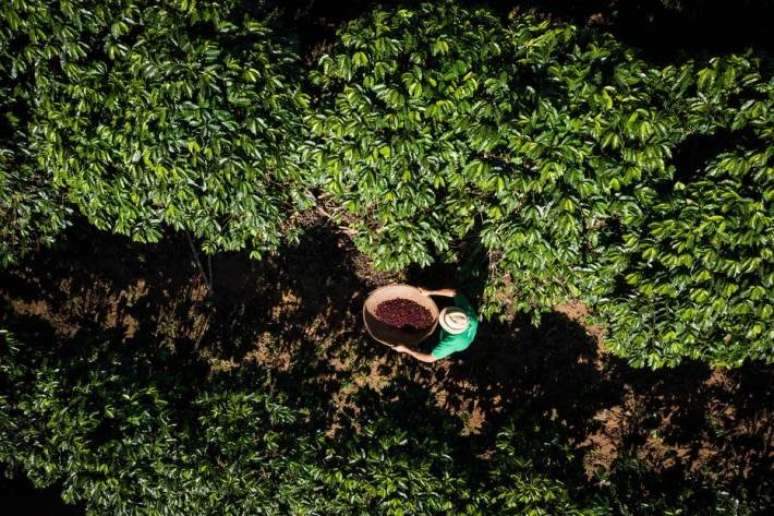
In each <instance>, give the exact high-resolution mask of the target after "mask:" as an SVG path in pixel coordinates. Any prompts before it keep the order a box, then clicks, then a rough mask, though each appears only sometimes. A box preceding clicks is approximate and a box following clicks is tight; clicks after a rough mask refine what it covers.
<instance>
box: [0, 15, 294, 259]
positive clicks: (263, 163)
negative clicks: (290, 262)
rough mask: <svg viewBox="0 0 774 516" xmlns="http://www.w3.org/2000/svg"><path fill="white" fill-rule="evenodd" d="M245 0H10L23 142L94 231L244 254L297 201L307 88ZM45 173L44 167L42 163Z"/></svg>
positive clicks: (287, 217) (266, 238)
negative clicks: (167, 238)
mask: <svg viewBox="0 0 774 516" xmlns="http://www.w3.org/2000/svg"><path fill="white" fill-rule="evenodd" d="M259 7H260V6H251V8H250V9H249V10H246V9H245V8H244V7H243V2H238V1H229V2H188V1H185V0H179V1H174V2H173V1H165V2H146V1H140V0H124V1H119V2H110V3H107V4H106V3H105V2H96V1H86V0H82V1H73V2H70V1H67V2H58V3H51V2H45V1H34V0H29V1H15V2H10V3H8V4H4V6H3V8H2V10H0V13H1V16H2V17H1V18H0V22H2V24H3V26H4V27H7V29H4V32H5V33H6V37H8V38H9V39H10V42H9V43H8V44H7V46H6V50H7V52H8V53H11V52H12V55H10V56H5V60H6V61H7V60H10V61H11V62H10V65H8V66H9V67H10V69H11V70H12V72H13V73H15V74H18V75H22V74H26V75H28V76H30V77H31V79H30V81H29V82H30V84H29V87H30V88H31V91H30V92H28V93H27V95H28V96H29V97H30V98H34V106H33V109H32V111H33V113H32V114H31V115H30V117H29V118H30V120H29V121H28V126H29V127H28V128H27V131H26V132H27V135H28V142H27V143H26V145H27V152H29V153H30V154H32V155H33V156H34V157H35V165H36V166H37V169H38V174H41V175H42V174H45V173H50V175H51V179H50V180H51V181H52V182H53V184H55V185H56V187H57V188H58V189H60V190H61V191H63V192H65V193H66V195H67V199H68V200H69V201H70V202H71V203H72V204H73V205H75V206H77V208H78V209H79V211H80V212H81V213H82V214H83V215H85V216H86V217H87V218H88V220H89V221H90V222H91V223H92V224H94V225H96V226H97V227H99V228H101V229H108V230H111V231H115V232H117V233H121V234H125V235H129V236H131V237H132V238H134V239H136V240H139V241H145V242H152V241H157V240H158V239H159V238H160V237H161V235H162V232H163V229H164V228H165V227H170V228H173V229H176V230H186V231H189V232H191V233H192V234H194V235H195V236H197V237H199V238H200V239H201V241H202V245H203V247H204V249H205V250H206V251H209V252H214V251H215V250H217V249H221V250H223V249H226V250H232V249H242V248H245V247H247V248H248V249H249V250H250V251H252V252H253V253H254V254H255V255H259V254H260V253H261V252H262V251H264V250H266V249H272V248H274V247H276V246H277V245H278V244H279V242H280V241H281V240H282V238H284V237H285V236H286V235H285V234H287V233H289V235H287V236H292V229H293V228H292V219H291V216H292V214H293V213H294V212H295V211H296V210H297V209H299V208H302V207H304V205H305V204H306V203H307V197H305V196H304V195H301V194H299V191H300V190H299V186H298V181H299V180H300V172H299V167H298V163H296V162H295V161H294V160H293V152H292V148H293V146H294V145H295V144H296V143H297V141H298V140H299V139H300V136H299V135H300V129H301V114H302V113H303V111H304V109H305V106H306V105H307V97H306V95H305V94H304V93H302V92H301V91H300V90H299V85H300V80H299V79H298V77H297V72H298V67H297V57H296V56H295V55H294V54H293V53H292V51H291V50H290V46H289V45H290V42H289V41H285V40H283V39H281V38H280V37H278V36H277V35H276V34H275V33H274V32H273V31H272V30H271V29H270V28H269V25H268V24H267V23H265V21H264V18H265V16H266V15H265V14H264V13H263V12H262V10H261V9H259ZM44 171H45V172H44Z"/></svg>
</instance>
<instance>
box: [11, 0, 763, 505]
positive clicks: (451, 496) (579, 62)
mask: <svg viewBox="0 0 774 516" xmlns="http://www.w3.org/2000/svg"><path fill="white" fill-rule="evenodd" d="M269 4H270V3H269V2H265V3H264V2H258V3H245V2H242V1H239V0H229V1H226V2H219V1H214V0H213V1H198V2H195V1H188V0H175V1H172V0H169V1H163V2H155V1H150V0H116V1H111V2H103V1H98V0H66V1H65V0H63V1H61V2H49V1H45V0H13V1H10V2H4V3H3V4H2V5H1V6H0V265H1V266H3V267H6V266H10V265H12V264H14V263H16V262H18V261H19V260H20V259H22V258H23V256H24V255H25V254H26V253H28V252H29V251H30V250H31V249H35V248H37V247H39V246H41V245H49V244H51V243H53V242H56V240H57V235H58V234H60V232H61V231H62V230H64V229H65V228H67V227H68V226H70V225H71V224H72V223H74V221H76V220H80V219H83V220H86V221H87V222H88V223H89V224H91V225H93V226H95V227H97V228H99V229H102V230H107V231H111V232H114V233H118V234H122V235H127V236H129V237H131V238H132V239H133V240H135V241H138V242H157V241H159V240H160V239H163V238H164V236H165V235H168V234H170V233H172V232H174V231H183V232H186V233H187V234H189V235H190V237H192V240H191V241H192V242H193V241H195V242H196V243H197V244H198V246H199V247H200V248H201V249H202V250H203V251H204V252H206V253H208V254H215V253H218V252H221V251H236V250H245V251H246V252H247V253H249V254H250V256H251V257H253V258H255V259H261V258H262V257H263V256H264V255H265V254H267V252H274V251H276V250H278V249H280V248H281V246H282V245H283V244H284V243H286V242H292V241H295V240H297V239H298V237H299V235H300V233H301V231H303V229H304V224H303V220H304V219H305V217H307V215H309V214H312V213H314V214H315V215H319V214H322V215H324V216H325V217H326V218H327V219H330V221H332V222H333V223H334V225H335V226H336V227H337V228H339V229H341V230H343V231H345V232H346V234H347V235H349V236H351V238H352V240H353V242H354V243H355V245H356V246H357V248H358V249H359V250H360V251H361V252H363V253H364V254H366V255H367V256H368V257H369V258H370V259H371V260H372V261H373V264H374V265H375V266H376V267H377V268H380V269H384V270H392V271H395V270H406V269H407V268H409V267H412V266H419V267H424V266H428V265H430V264H432V263H435V262H451V263H457V264H459V265H460V269H461V270H462V271H463V274H469V275H471V276H472V275H474V274H478V275H481V274H483V276H484V278H483V279H484V281H485V285H484V288H483V295H482V297H481V299H480V300H478V301H480V306H481V310H482V312H483V313H484V315H485V316H487V317H489V318H490V319H491V320H495V319H497V318H500V319H507V318H512V317H514V316H515V315H516V314H527V315H529V316H531V317H532V318H533V320H534V321H536V322H537V321H539V320H540V317H541V315H542V314H545V313H546V312H548V311H550V310H551V309H552V308H553V307H554V306H555V305H557V304H560V303H564V302H567V301H570V300H581V301H583V302H584V303H585V304H586V305H587V306H589V307H590V308H591V309H592V312H593V314H594V318H595V319H596V321H597V322H599V323H601V324H602V325H603V326H604V327H605V329H606V340H605V343H606V346H607V348H608V349H609V350H611V351H612V352H614V353H615V354H617V355H618V356H621V357H623V358H625V359H626V360H627V361H628V362H629V363H630V364H632V365H634V366H637V367H650V368H653V369H657V368H662V367H671V366H676V365H678V364H680V363H681V361H684V360H687V359H697V360H702V361H705V362H708V363H710V364H712V365H713V366H724V367H740V366H742V365H743V364H744V363H745V362H749V361H753V360H760V361H764V362H767V363H773V362H774V74H772V67H771V61H770V60H768V58H767V57H766V56H765V55H762V54H756V53H754V52H753V51H748V52H739V53H735V54H725V55H722V56H707V57H702V58H699V57H694V58H692V59H681V60H680V61H679V62H676V63H667V64H664V63H661V64H654V63H653V62H651V61H648V60H646V59H644V58H643V56H642V55H640V54H639V53H638V52H637V50H636V49H633V48H630V47H628V46H626V45H625V44H623V43H621V42H620V41H618V40H616V39H615V38H614V37H613V36H611V35H609V34H604V33H602V32H597V31H594V30H590V29H588V28H582V27H578V26H575V25H572V24H567V23H558V22H554V21H549V20H546V19H544V18H542V17H540V16H538V15H536V14H534V13H525V12H519V13H515V12H514V13H511V15H509V16H499V15H497V14H495V13H493V12H492V11H490V10H488V9H485V8H478V7H477V8H472V7H469V6H462V5H461V4H458V3H457V2H454V1H444V2H435V3H426V4H421V5H416V6H412V7H407V8H392V9H375V10H373V11H372V12H369V13H367V14H364V15H362V16H360V17H358V18H356V19H354V20H352V21H351V22H349V23H347V24H346V25H344V26H342V27H341V28H340V30H339V31H338V33H337V36H336V38H335V40H334V41H330V42H327V43H328V44H326V45H321V46H318V47H315V48H314V49H312V50H310V51H309V52H308V53H307V54H308V55H306V56H304V57H307V58H308V59H306V60H304V59H302V57H301V56H300V53H301V52H300V50H299V48H298V45H297V41H296V36H297V35H295V34H293V33H292V31H290V30H288V27H287V26H286V25H285V22H286V21H287V20H285V19H283V18H281V17H280V16H279V15H278V14H277V13H278V11H277V9H275V8H270V7H269ZM671 4H677V5H680V6H682V5H683V2H676V3H675V2H671V3H670V2H665V5H671ZM699 4H701V2H699ZM271 5H273V4H271ZM692 5H693V4H692ZM681 8H682V7H681ZM312 57H313V58H312ZM482 271H483V272H482ZM463 279H465V278H463ZM4 338H5V339H6V340H7V343H6V346H5V347H4V349H3V357H2V358H3V360H2V361H0V364H1V365H0V372H1V373H2V376H1V377H0V389H1V390H0V461H2V462H5V463H7V464H9V465H10V467H11V468H12V469H20V470H23V471H24V472H26V474H27V475H29V477H30V478H31V479H32V480H33V481H34V482H36V483H37V484H38V485H51V484H52V483H56V482H61V481H64V482H65V498H66V499H67V500H68V501H73V502H85V503H87V504H88V506H89V507H90V508H91V509H92V510H94V511H97V512H101V513H129V512H132V511H134V510H146V511H151V512H152V511H157V512H162V513H164V512H166V513H170V514H172V513H175V514H177V513H181V512H202V511H203V512H218V511H224V509H223V507H226V508H229V509H226V510H225V512H228V511H229V510H233V512H235V513H236V512H249V513H253V512H254V513H263V512H269V513H280V512H312V513H336V512H345V511H354V512H359V513H364V514H365V513H373V512H374V511H384V512H391V513H393V514H403V513H424V512H469V513H492V512H498V511H502V510H503V508H504V509H505V510H506V511H511V512H513V513H523V512H525V511H527V510H529V509H535V511H536V512H535V513H537V514H539V513H541V512H540V511H544V512H546V513H562V514H565V513H573V512H579V513H580V512H583V513H589V514H595V513H605V512H608V511H609V508H610V507H613V506H616V504H623V505H626V503H625V501H621V500H620V499H619V494H618V493H617V492H616V488H615V487H610V488H609V489H607V490H604V491H599V492H597V493H594V494H593V495H592V494H590V493H589V492H587V491H585V490H584V488H582V487H578V486H581V485H583V483H582V482H581V481H579V480H578V479H577V478H576V477H577V475H576V473H577V471H575V469H573V467H574V466H572V464H574V462H573V461H574V460H575V459H574V458H573V457H571V456H570V457H566V458H565V459H566V461H567V462H568V464H569V465H568V464H564V463H562V465H561V467H560V466H557V465H556V464H554V463H552V460H553V459H554V458H555V457H559V456H561V455H562V454H563V451H562V450H556V449H553V448H552V449H550V450H543V449H542V448H541V446H542V445H540V446H538V445H537V444H536V443H537V442H538V441H537V440H535V436H532V437H528V436H527V435H526V433H525V431H524V428H518V427H517V426H514V427H513V428H512V430H509V431H507V432H504V433H503V434H502V435H501V438H500V441H499V442H498V451H497V453H498V454H499V455H497V457H495V458H494V459H492V460H491V461H489V462H487V463H486V464H483V463H482V464H475V465H472V466H471V465H470V464H467V465H465V466H464V467H463V466H462V465H460V464H459V463H458V461H455V460H452V458H453V457H455V453H456V452H455V450H454V449H453V448H454V447H453V445H451V444H449V443H448V442H447V441H445V440H444V439H442V438H441V437H438V436H434V435H433V434H432V432H429V431H428V432H425V433H422V434H420V437H416V438H414V439H410V440H407V439H405V438H404V437H405V436H404V434H402V433H401V432H400V431H396V428H395V427H394V425H393V423H391V422H390V418H389V417H388V416H387V415H386V414H381V415H377V416H374V417H373V418H371V419H369V420H368V421H367V422H366V423H365V427H364V428H365V430H364V431H363V432H361V433H358V434H353V435H349V436H346V437H345V438H342V440H341V441H339V442H337V443H336V444H335V446H334V445H332V444H331V442H330V441H329V440H328V439H327V438H326V437H325V435H324V429H323V427H322V426H321V423H320V422H319V421H318V420H317V418H316V416H315V414H314V408H313V407H306V408H304V407H303V404H302V403H301V402H299V399H302V398H303V396H302V395H300V394H299V393H295V392H290V391H287V392H285V391H283V388H282V387H280V386H278V385H276V384H275V380H274V379H273V378H272V375H271V374H270V373H269V372H266V371H253V372H251V373H245V372H240V373H238V374H237V373H234V374H232V375H223V376H222V377H218V378H216V379H214V380H213V381H210V380H209V379H208V380H207V381H201V382H200V380H202V379H201V378H200V377H199V376H198V375H199V374H200V373H199V371H198V369H197V364H196V363H195V361H192V363H190V364H188V365H187V367H186V368H185V369H184V370H175V367H177V366H172V365H171V362H170V363H167V362H166V361H165V360H166V358H165V357H164V356H160V355H158V353H160V352H159V351H158V350H155V351H153V349H155V348H153V346H152V343H148V346H149V347H148V350H140V349H121V348H117V346H116V344H115V343H111V342H92V341H89V340H86V341H84V342H78V343H77V345H74V346H60V343H57V342H53V341H51V339H49V340H45V339H44V341H42V342H36V341H35V340H36V339H37V338H38V336H37V335H36V334H30V335H26V336H25V338H24V339H22V340H21V341H16V340H15V339H14V338H13V337H11V336H10V335H9V334H5V337H4ZM175 364H179V360H178V361H176V362H175ZM412 424H413V422H412ZM237 429H238V431H237ZM527 433H528V432H527ZM545 442H546V441H542V443H545ZM428 450H432V452H431V453H428ZM557 460H559V459H557ZM560 462H561V461H560ZM576 469H577V468H576ZM571 470H572V471H574V472H575V473H568V471H571ZM473 471H475V473H473ZM557 471H561V473H557ZM396 479H399V480H396ZM715 502H717V504H720V505H722V504H723V503H725V502H724V501H723V500H713V502H712V503H715ZM682 503H685V504H688V503H689V502H687V501H685V500H682V501H679V502H678V503H677V504H676V506H679V505H680V504H682ZM729 503H730V502H729ZM251 504H252V505H251ZM710 505H712V504H710ZM720 505H718V507H719V506H720ZM232 507H233V509H231V508H232ZM654 507H659V508H660V510H667V507H666V506H660V505H658V504H656V505H654ZM621 510H622V511H624V512H625V510H624V509H621ZM654 510H655V509H654Z"/></svg>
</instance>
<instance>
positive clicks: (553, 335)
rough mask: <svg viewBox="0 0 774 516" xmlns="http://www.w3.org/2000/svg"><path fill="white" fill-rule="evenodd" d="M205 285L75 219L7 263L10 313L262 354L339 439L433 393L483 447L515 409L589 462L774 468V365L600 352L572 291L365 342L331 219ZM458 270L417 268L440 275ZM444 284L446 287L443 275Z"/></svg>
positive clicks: (164, 254)
mask: <svg viewBox="0 0 774 516" xmlns="http://www.w3.org/2000/svg"><path fill="white" fill-rule="evenodd" d="M213 269H214V295H213V296H208V295H207V288H206V286H205V285H204V282H203V281H202V279H201V277H200V275H199V273H198V271H197V269H196V268H195V265H194V264H193V262H192V259H191V256H190V254H189V251H188V248H187V246H186V244H185V241H184V240H183V239H182V238H181V239H179V241H178V240H176V239H175V237H170V239H168V240H167V241H166V242H165V243H163V244H158V245H151V246H141V245H138V244H132V243H130V242H128V241H126V240H125V239H123V238H120V237H116V236H111V235H107V234H103V233H99V232H96V231H95V230H92V229H88V228H77V230H74V231H71V232H69V233H68V235H67V237H66V238H65V239H64V240H63V242H62V243H61V244H60V245H58V246H57V248H56V249H53V250H48V251H43V252H41V253H39V254H38V255H37V256H33V257H31V258H30V259H29V260H27V261H26V262H25V263H23V264H22V265H20V266H19V267H17V268H15V269H13V270H10V271H6V272H3V273H0V299H2V300H3V303H4V307H3V309H4V310H8V311H12V312H14V313H16V314H17V315H25V316H30V317H34V318H39V319H43V320H46V321H48V322H49V323H50V324H51V325H52V326H53V327H54V328H55V330H56V331H57V332H58V333H60V334H61V335H63V336H67V337H72V336H73V335H76V334H77V333H78V332H80V331H86V330H89V329H92V330H93V329H99V330H104V331H108V332H112V334H117V335H119V336H120V338H121V339H123V341H124V343H125V344H126V345H132V343H135V342H146V343H147V342H158V343H159V345H160V346H164V347H168V348H169V349H170V350H173V351H177V352H183V351H185V352H186V353H189V354H190V353H193V354H195V355H197V356H199V357H200V358H201V359H202V360H204V361H206V362H207V363H208V364H209V366H210V374H213V375H214V374H218V373H219V372H221V371H224V370H229V369H232V368H236V367H249V366H250V364H251V363H260V364H263V365H265V366H267V367H269V368H272V369H273V370H275V371H276V372H277V373H278V374H283V375H286V377H287V378H288V379H290V380H292V381H295V382H298V383H301V384H303V385H306V386H309V387H313V388H314V389H315V390H316V392H319V393H320V396H321V397H322V398H323V399H324V400H327V401H326V404H327V406H328V413H327V415H326V416H325V417H326V418H327V420H328V422H329V428H330V430H329V435H334V434H335V433H336V432H337V431H340V430H341V429H342V428H349V429H353V428H354V429H355V430H356V429H357V428H358V425H359V418H360V415H361V413H362V412H363V411H367V410H368V407H369V406H372V405H373V404H378V403H384V402H385V401H390V400H396V399H401V398H403V397H409V396H419V397H425V398H427V397H429V400H430V402H431V403H432V404H434V405H435V406H436V407H437V409H438V410H439V411H440V412H441V413H443V414H446V415H447V416H449V417H451V418H452V419H453V421H456V423H455V424H456V425H457V431H458V434H459V435H461V436H468V437H466V438H468V439H469V440H470V446H471V449H472V450H474V451H475V453H476V454H478V455H479V456H481V457H486V456H487V454H488V453H489V452H490V451H491V448H492V446H493V442H494V436H495V434H496V433H497V432H498V431H499V430H500V428H501V426H502V424H503V423H504V422H505V421H506V420H507V419H508V418H509V417H512V416H513V414H514V413H522V412H523V413H529V414H532V415H535V416H538V417H540V418H543V419H544V420H548V421H551V424H553V425H555V426H556V427H557V428H559V429H561V431H562V433H563V435H564V436H565V437H566V439H567V441H568V442H569V443H571V445H572V446H574V447H575V448H577V449H579V450H580V451H581V452H582V453H583V454H584V457H585V466H586V470H587V472H589V473H591V472H592V471H593V470H595V469H602V470H606V469H609V468H610V467H611V466H612V465H613V464H614V463H615V461H616V459H617V458H619V457H622V456H637V457H640V458H641V459H643V460H644V461H645V463H646V464H647V465H648V467H649V468H651V470H652V471H654V472H658V473H660V474H661V473H663V474H666V473H669V474H672V475H687V474H689V473H690V474H693V475H701V476H706V477H707V478H713V479H718V480H720V481H722V482H725V483H728V484H734V483H739V482H755V481H756V479H760V478H765V477H766V476H768V475H770V474H771V471H772V464H774V452H773V451H772V445H773V444H774V436H773V435H772V434H773V431H772V428H773V426H772V415H771V407H773V406H774V403H772V402H773V401H774V389H772V385H773V384H774V383H773V382H772V380H774V368H772V367H764V366H762V365H758V364H752V365H748V366H746V367H744V368H741V369H738V370H734V371H728V372H726V371H712V370H710V369H709V368H707V367H706V366H704V365H702V364H700V363H686V364H684V365H683V366H681V367H680V368H678V369H674V370H664V371H658V372H652V371H649V370H636V369H632V368H630V367H628V366H627V365H626V364H625V363H624V362H623V361H621V360H619V359H616V358H615V357H612V356H610V355H607V354H605V353H604V352H602V351H601V347H600V345H599V339H600V330H599V329H598V328H587V327H586V326H585V325H584V319H585V316H586V312H585V308H584V307H583V306H582V305H580V304H578V303H570V304H568V305H563V306H560V307H557V311H556V312H554V313H552V314H549V315H547V316H545V317H544V318H543V320H542V322H541V324H540V325H539V327H537V328H536V327H533V326H531V325H530V324H529V323H528V322H526V321H515V322H513V323H511V324H508V325H506V324H501V323H493V322H488V323H484V324H482V326H481V331H480V335H479V337H478V338H477V340H476V342H475V343H474V345H473V346H472V347H471V348H470V349H469V350H468V351H466V352H464V353H462V354H460V355H459V356H457V357H456V358H454V359H453V360H447V361H442V362H439V363H437V364H435V365H433V366H426V365H423V364H419V363H417V362H415V361H413V360H411V359H408V358H407V357H404V356H397V355H395V354H393V353H391V352H389V351H388V350H387V349H386V348H385V347H384V346H381V345H380V344H377V343H375V342H373V341H370V340H368V339H367V338H366V337H365V335H364V331H363V327H362V322H361V320H360V317H359V313H360V309H361V306H362V302H363V300H364V299H365V296H366V295H367V293H368V292H369V291H370V290H371V289H373V288H375V287H376V286H379V285H382V284H385V283H388V282H390V281H395V280H401V279H405V278H403V277H402V276H400V275H386V274H378V273H375V272H374V271H373V270H372V269H371V268H370V265H369V263H368V260H367V259H366V258H365V257H363V256H362V255H360V254H359V253H357V252H356V251H355V250H354V249H353V247H352V245H351V243H350V242H349V241H348V240H347V239H346V237H343V236H341V235H339V234H337V233H335V232H332V231H331V230H329V229H328V228H326V227H324V226H314V227H311V228H310V229H309V231H308V232H307V234H306V236H305V237H304V239H303V241H302V242H301V243H300V245H299V246H297V247H291V248H288V249H284V250H282V251H281V252H280V253H278V254H277V255H276V256H270V257H268V258H266V259H265V260H264V261H262V262H254V261H250V260H249V259H247V258H246V256H245V255H242V254H236V253H234V254H223V255H219V256H217V257H215V259H214V260H213ZM444 276H448V271H445V270H443V269H442V268H441V269H435V270H431V271H414V273H412V277H411V278H410V279H411V280H412V281H419V282H422V281H423V280H424V281H426V282H427V283H426V286H430V287H438V286H441V285H439V284H438V283H439V282H440V281H443V278H444ZM444 286H449V285H444Z"/></svg>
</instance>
